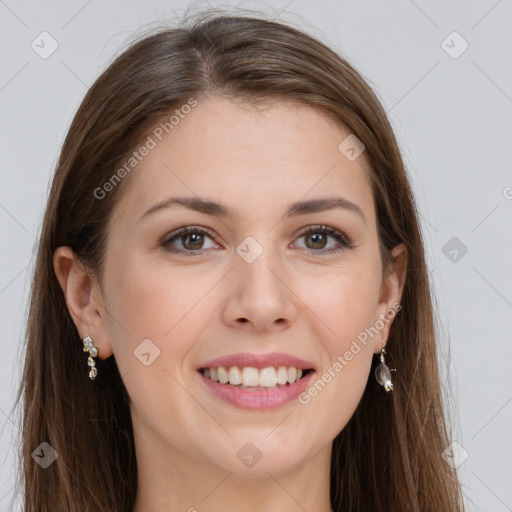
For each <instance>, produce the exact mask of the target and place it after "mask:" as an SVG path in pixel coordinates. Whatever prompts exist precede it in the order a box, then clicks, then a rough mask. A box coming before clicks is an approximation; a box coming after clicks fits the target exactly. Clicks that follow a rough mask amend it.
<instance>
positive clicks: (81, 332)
mask: <svg viewBox="0 0 512 512" xmlns="http://www.w3.org/2000/svg"><path fill="white" fill-rule="evenodd" d="M53 268H54V270H55V275H56V276H57V279H58V281H59V284H60V287H61V288H62V291H63V293H64V297H65V300H66V306H67V308H68V311H69V314H70V316H71V318H72V320H73V322H74V324H75V325H76V328H77V330H78V336H79V337H80V339H78V338H77V343H80V344H81V340H82V339H83V338H85V336H87V335H89V336H90V337H91V338H92V341H93V343H94V345H95V346H96V347H97V348H98V357H99V358H100V359H106V358H107V357H109V356H110V355H112V344H111V342H110V337H109V335H108V326H107V322H106V320H107V314H106V310H105V308H104V306H103V294H102V291H101V288H100V286H99V284H98V282H97V280H96V277H95V275H94V273H93V272H92V271H90V270H88V269H87V268H86V267H85V265H84V264H83V263H82V262H81V261H80V260H79V258H77V256H76V255H75V254H74V252H73V250H72V249H71V248H70V247H64V246H63V247H58V248H57V249H56V250H55V252H54V254H53Z"/></svg>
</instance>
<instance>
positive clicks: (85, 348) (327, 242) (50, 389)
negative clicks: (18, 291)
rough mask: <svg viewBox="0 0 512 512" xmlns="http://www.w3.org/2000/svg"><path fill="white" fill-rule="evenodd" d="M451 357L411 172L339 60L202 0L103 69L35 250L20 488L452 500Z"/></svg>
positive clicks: (137, 505) (108, 497)
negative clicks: (441, 339)
mask: <svg viewBox="0 0 512 512" xmlns="http://www.w3.org/2000/svg"><path fill="white" fill-rule="evenodd" d="M437 365H438V363H437V356H436V340H435V330H434V319H433V309H432V301H431V293H430V288H429V282H428V274H427V268H426V265H425V257H424V249H423V242H422V238H421V233H420V230H419V224H418V214H417V210H416V207H415V203H414V199H413V195H412V192H411V187H410V184H409V181H408V178H407V175H406V172H405V169H404V164H403V162H402V159H401V155H400V152H399V148H398V146H397V143H396V140H395V137H394V134H393V132H392V129H391V127H390V125H389V122H388V120H387V118H386V115H385V112H384V111H383V108H382V106H381V105H380V103H379V101H378V99H377V98H376V96H375V94H374V93H373V92H372V90H371V89H370V88H369V86H368V85H367V84H366V83H365V81H364V80H363V78H362V77H361V76H360V75H359V74H358V73H357V72H356V71H355V70H354V68H353V67H352V66H351V65H350V64H349V63H348V62H346V61H345V60H344V59H342V58H341V57H340V56H338V55H337V54H336V53H334V52H333V51H332V50H330V49H329V48H327V47H326V46H325V45H323V44H322V43H320V42H319V41H317V40H315V39H314V38H312V37H310V36H308V35H306V34H304V33H302V32H301V31H299V30H297V29H294V28H292V27H289V26H286V25H284V24H281V23H277V22H272V21H266V20H263V19H255V18H248V17H236V16H218V15H210V14H208V13H207V14H205V15H204V16H203V17H199V18H197V19H192V20H191V22H189V23H188V24H184V25H183V26H182V27H180V28H167V29H164V30H159V31H157V32H156V33H153V34H151V35H148V36H146V37H144V38H142V39H141V40H139V41H137V42H136V43H134V44H133V45H132V46H131V47H130V48H128V49H127V50H126V51H124V53H122V54H121V55H120V56H119V57H118V58H117V59H116V60H115V61H114V62H113V63H112V64H111V65H110V66H109V67H108V68H107V69H106V70H105V71H104V72H103V73H102V75H101V76H100V77H99V78H98V80H97V81H96V82H95V84H94V85H93V86H92V87H91V89H90V90H89V91H88V93H87V95H86V97H85V99H84V100H83V102H82V105H81V106H80V108H79V110H78V112H77V114H76V116H75V118H74V120H73V123H72V125H71V127H70V130H69V133H68V135H67V137H66V140H65V142H64V146H63V148H62V153H61V156H60V159H59V161H58V164H57V168H56V171H55V176H54V180H53V184H52V188H51V192H50V197H49V200H48V205H47V209H46V214H45V218H44V223H43V227H42V233H41V240H40V245H39V251H38V255H37V264H36V269H35V275H34V280H33V285H32V292H31V308H30V316H29V323H28V331H27V355H26V362H25V371H24V376H23V383H22V386H21V388H20V395H19V396H21V393H24V430H23V432H24V433H23V462H24V466H23V469H24V485H25V501H26V507H25V510H27V511H28V512H31V511H36V510H37V511H43V510H52V511H55V510H66V511H75V510H76V511H78V510H81V511H83V510H91V511H92V510H94V511H107V510H108V511H134V512H141V511H145V512H152V511H160V510H190V511H192V510H199V511H201V510H212V511H213V510H221V509H224V508H225V507H226V506H227V505H228V506H229V508H230V509H234V510H246V509H249V508H250V509H251V510H263V509H270V508H272V509H278V510H281V511H291V510H311V511H313V510H315V511H320V512H323V511H331V510H332V511H374V512H376V511H382V512H384V511H393V512H399V511H404V512H405V511H407V512H413V511H414V512H419V511H422V512H423V511H436V512H438V511H462V510H463V509H464V508H463V503H462V497H461V492H460V485H459V483H458V481H457V474H456V471H455V469H452V467H451V466H450V465H448V464H447V463H446V462H445V460H444V458H443V456H442V454H443V452H444V451H445V450H446V448H447V447H448V446H449V444H450V439H449V434H448V429H447V426H446V419H445V411H444V410H443V405H442V397H443V396H442V392H441V385H440V381H439V375H438V367H437ZM19 396H18V398H19ZM43 442H44V443H43Z"/></svg>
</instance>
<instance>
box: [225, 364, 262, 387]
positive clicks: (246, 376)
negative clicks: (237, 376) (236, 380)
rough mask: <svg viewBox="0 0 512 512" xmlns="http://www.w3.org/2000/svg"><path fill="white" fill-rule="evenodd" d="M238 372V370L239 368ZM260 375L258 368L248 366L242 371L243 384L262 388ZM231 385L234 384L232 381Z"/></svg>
mask: <svg viewBox="0 0 512 512" xmlns="http://www.w3.org/2000/svg"><path fill="white" fill-rule="evenodd" d="M237 371H238V368H237ZM259 381H260V374H259V372H258V369H257V368H253V367H252V366H246V367H245V368H244V369H243V371H242V382H243V384H244V386H261V384H259ZM229 383H230V384H233V383H232V382H231V381H230V382H229Z"/></svg>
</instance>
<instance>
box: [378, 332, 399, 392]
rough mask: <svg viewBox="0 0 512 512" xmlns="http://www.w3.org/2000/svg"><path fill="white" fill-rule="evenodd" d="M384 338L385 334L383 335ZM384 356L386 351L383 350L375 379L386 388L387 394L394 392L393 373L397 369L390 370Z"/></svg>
mask: <svg viewBox="0 0 512 512" xmlns="http://www.w3.org/2000/svg"><path fill="white" fill-rule="evenodd" d="M382 336H383V337H384V334H382ZM384 354H386V349H385V348H383V349H382V350H381V351H380V364H379V365H378V366H377V368H375V378H376V379H377V382H378V383H379V384H380V385H381V386H384V389H385V390H386V393H389V392H390V391H393V383H392V382H391V372H393V371H395V369H393V370H390V369H389V368H388V366H387V365H386V360H385V359H384Z"/></svg>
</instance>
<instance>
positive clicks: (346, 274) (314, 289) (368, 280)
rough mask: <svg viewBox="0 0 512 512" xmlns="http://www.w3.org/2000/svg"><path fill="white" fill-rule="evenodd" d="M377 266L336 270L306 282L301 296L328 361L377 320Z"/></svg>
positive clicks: (369, 263) (361, 263) (356, 266)
mask: <svg viewBox="0 0 512 512" xmlns="http://www.w3.org/2000/svg"><path fill="white" fill-rule="evenodd" d="M379 291H380V275H379V267H378V265H376V264H375V265H373V266H372V264H371V262H369V261H365V262H363V261H362V259H361V260H360V262H358V263H357V264H354V265H347V266H346V267H344V268H341V267H339V268H336V269H334V270H333V271H332V272H330V273H329V274H326V275H324V276H322V277H321V278H318V277H316V278H314V279H311V280H310V279H305V280H304V281H303V282H302V286H301V291H300V294H301V295H300V296H301V297H303V298H304V299H303V300H304V302H305V303H306V304H307V305H308V307H309V308H310V310H312V311H313V312H314V313H315V318H316V319H317V323H318V325H319V334H320V333H321V334H322V335H321V336H320V338H321V339H323V340H324V343H325V345H326V349H327V351H328V352H329V354H330V355H331V358H332V357H334V356H336V355H337V354H339V353H340V351H343V352H344V351H345V350H346V349H347V348H348V347H349V346H350V343H351V341H352V340H353V339H355V338H357V336H358V335H359V334H360V333H361V332H364V331H365V329H367V328H369V327H370V326H372V325H373V324H374V323H375V321H376V320H377V318H378V317H377V306H378V301H379Z"/></svg>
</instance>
